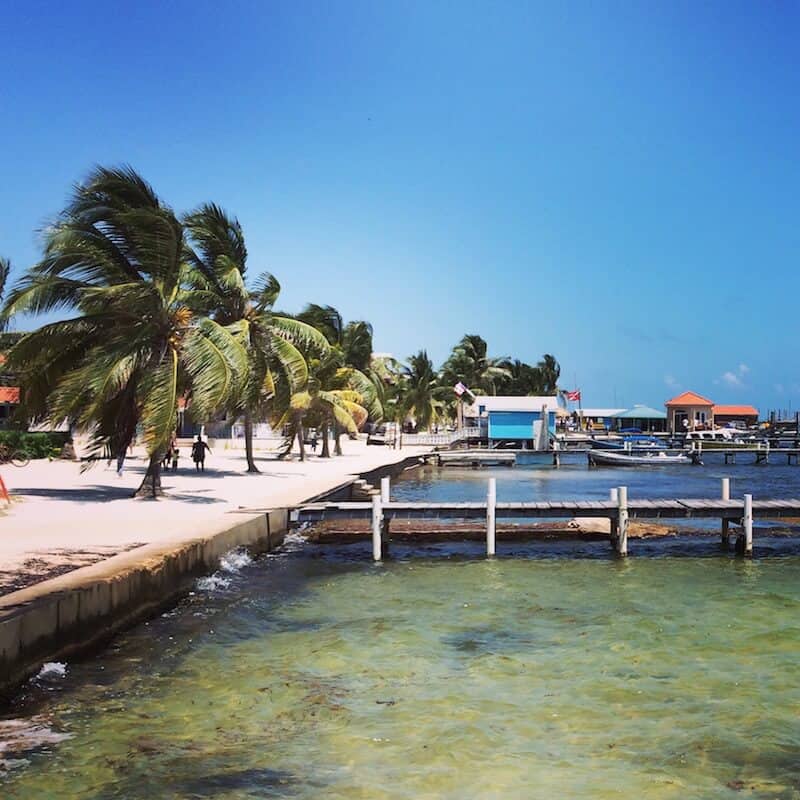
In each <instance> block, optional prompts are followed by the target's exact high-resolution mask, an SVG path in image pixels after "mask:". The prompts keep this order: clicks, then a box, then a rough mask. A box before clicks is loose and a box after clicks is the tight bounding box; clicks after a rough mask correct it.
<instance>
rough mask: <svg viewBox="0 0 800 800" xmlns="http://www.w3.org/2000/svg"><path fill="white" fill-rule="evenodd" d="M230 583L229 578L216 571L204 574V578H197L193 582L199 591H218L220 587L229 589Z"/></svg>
mask: <svg viewBox="0 0 800 800" xmlns="http://www.w3.org/2000/svg"><path fill="white" fill-rule="evenodd" d="M230 585H231V579H230V578H225V577H223V576H222V575H220V574H219V573H218V572H215V573H214V574H213V575H206V576H205V577H204V578H198V579H197V582H196V583H195V586H196V587H197V588H198V589H199V590H200V591H201V592H218V591H220V590H222V589H229V588H230Z"/></svg>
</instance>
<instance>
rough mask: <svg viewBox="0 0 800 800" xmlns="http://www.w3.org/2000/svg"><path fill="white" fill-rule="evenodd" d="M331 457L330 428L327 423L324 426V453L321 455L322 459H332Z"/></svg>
mask: <svg viewBox="0 0 800 800" xmlns="http://www.w3.org/2000/svg"><path fill="white" fill-rule="evenodd" d="M330 457H331V444H330V427H329V426H328V423H327V422H326V423H324V424H323V426H322V453H321V454H320V458H330Z"/></svg>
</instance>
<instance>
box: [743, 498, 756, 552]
mask: <svg viewBox="0 0 800 800" xmlns="http://www.w3.org/2000/svg"><path fill="white" fill-rule="evenodd" d="M742 525H743V527H744V554H745V556H747V557H752V555H753V495H751V494H746V495H745V496H744V517H743V519H742Z"/></svg>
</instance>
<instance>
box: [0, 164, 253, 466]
mask: <svg viewBox="0 0 800 800" xmlns="http://www.w3.org/2000/svg"><path fill="white" fill-rule="evenodd" d="M185 256H186V247H185V241H184V229H183V226H182V225H181V223H180V221H179V220H178V219H177V217H176V216H175V214H174V213H173V212H172V210H171V209H170V208H169V207H168V206H166V205H165V204H164V203H163V202H162V201H161V200H160V198H159V197H158V196H157V195H156V193H155V191H154V190H153V188H152V187H151V186H150V185H149V184H148V183H147V182H146V181H144V180H143V179H142V178H141V176H139V175H138V174H137V173H136V172H134V171H133V170H132V169H130V168H120V169H105V168H98V169H96V170H94V171H93V172H92V173H91V174H90V176H89V178H88V180H87V181H86V182H85V183H83V184H80V185H78V186H77V187H76V188H75V190H74V193H73V196H72V199H71V200H70V202H69V204H68V205H67V207H66V208H65V209H64V211H63V212H62V213H61V214H60V216H59V217H58V219H57V220H56V221H55V222H54V224H52V225H51V226H49V227H48V228H47V229H46V231H45V235H44V254H43V257H42V259H41V260H40V261H39V263H37V264H35V265H34V266H32V267H31V268H29V269H28V270H27V271H26V272H25V273H24V274H23V276H22V278H21V279H20V280H19V281H18V282H17V283H16V285H15V286H14V287H13V288H12V289H11V291H10V292H9V293H8V295H7V298H6V302H5V306H4V308H3V311H2V315H0V319H2V320H8V319H10V318H11V317H12V316H13V315H15V314H43V313H47V312H59V313H60V314H63V315H66V317H67V318H66V319H61V320H59V321H57V322H53V323H50V324H47V325H43V326H42V327H40V328H39V329H38V330H36V331H33V332H31V333H28V334H25V335H24V336H23V337H22V338H21V339H20V340H19V341H18V342H17V343H16V344H15V345H14V346H13V347H12V348H11V350H10V351H9V353H8V363H7V368H8V370H9V371H11V372H17V373H18V375H19V379H20V386H21V389H22V396H21V406H22V412H23V414H24V416H25V418H26V419H27V420H29V421H34V422H40V421H43V422H49V423H50V424H52V425H58V424H60V423H61V422H63V421H64V420H68V421H69V422H70V424H72V425H75V426H77V427H78V428H79V429H81V430H90V431H92V434H93V437H94V439H93V445H94V451H95V452H98V451H99V450H101V449H102V448H103V447H105V446H107V445H110V446H111V448H112V450H113V452H120V451H121V450H123V449H124V448H127V447H128V445H129V444H130V441H131V440H132V437H133V435H134V432H135V430H136V426H137V425H141V426H142V427H143V429H144V441H145V443H146V445H147V449H148V453H149V455H150V457H151V469H152V465H153V464H154V463H157V461H158V460H159V459H160V455H161V453H163V451H164V449H165V448H166V446H167V443H168V442H169V437H170V435H171V434H172V432H173V431H174V429H175V422H176V415H177V404H178V397H179V395H180V394H182V393H184V394H190V395H192V394H194V395H195V399H196V404H197V406H198V407H200V408H202V409H203V410H206V411H210V410H211V409H212V408H216V407H224V406H225V405H226V404H227V403H228V402H229V396H230V395H232V394H234V393H235V391H236V390H237V389H238V387H239V386H240V385H241V382H242V381H241V373H243V372H244V371H245V370H244V366H243V365H245V364H246V356H245V354H244V351H243V348H242V345H241V343H240V342H239V341H238V340H237V338H236V337H235V336H234V335H233V334H232V333H230V332H228V331H227V330H225V329H224V328H222V327H221V326H219V325H217V324H216V323H214V322H212V321H211V320H207V319H205V318H204V317H203V316H201V315H198V314H197V313H196V312H195V310H194V308H193V307H192V305H191V300H192V297H191V293H190V290H191V289H192V288H193V282H192V281H191V279H190V278H191V273H192V266H191V264H187V262H186V258H185Z"/></svg>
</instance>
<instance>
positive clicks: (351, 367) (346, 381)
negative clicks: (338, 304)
mask: <svg viewBox="0 0 800 800" xmlns="http://www.w3.org/2000/svg"><path fill="white" fill-rule="evenodd" d="M297 318H298V319H299V320H302V321H304V322H307V323H308V324H310V325H313V326H314V327H315V328H316V329H317V330H319V331H320V332H321V333H322V334H323V335H324V336H325V338H326V339H327V340H328V344H329V345H330V348H331V351H332V352H331V354H330V356H329V357H328V358H327V359H322V360H320V361H318V362H316V364H315V369H312V373H316V380H317V385H318V386H319V388H320V389H322V390H323V391H336V392H344V391H349V392H354V393H355V394H356V395H357V396H358V400H356V401H355V405H356V406H358V407H359V408H364V409H366V412H367V415H368V418H370V419H372V420H373V421H379V420H381V419H382V418H383V408H382V405H381V402H380V397H381V392H380V391H379V386H378V383H379V380H378V378H377V377H376V375H375V374H373V373H372V371H371V361H372V326H371V325H370V324H369V323H368V322H363V321H355V322H349V323H347V324H346V325H345V324H344V320H343V319H342V315H341V314H340V313H339V312H338V311H337V310H336V309H335V308H333V307H332V306H320V305H317V304H316V303H309V304H308V305H307V306H306V307H305V308H304V309H303V310H302V311H301V312H300V313H299V314H298V315H297ZM351 410H353V411H354V412H355V414H356V416H357V417H358V416H359V415H360V412H359V411H358V410H356V409H351ZM329 412H330V413H329V415H328V417H327V418H326V420H325V431H323V432H324V433H325V434H326V437H325V439H323V453H327V449H326V448H327V441H326V439H327V427H328V425H330V426H331V427H332V428H333V431H334V434H335V440H336V448H335V453H336V455H341V453H342V447H341V442H340V435H341V432H342V429H343V428H344V429H345V430H347V431H348V433H350V434H351V435H355V433H356V432H357V431H356V430H354V429H353V428H352V427H351V426H349V425H348V424H345V423H343V420H344V417H343V416H342V417H341V418H340V416H339V415H337V414H334V413H333V411H332V409H329ZM364 422H366V418H365V419H364V420H362V421H361V422H360V423H358V427H360V426H361V425H363V423H364Z"/></svg>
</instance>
